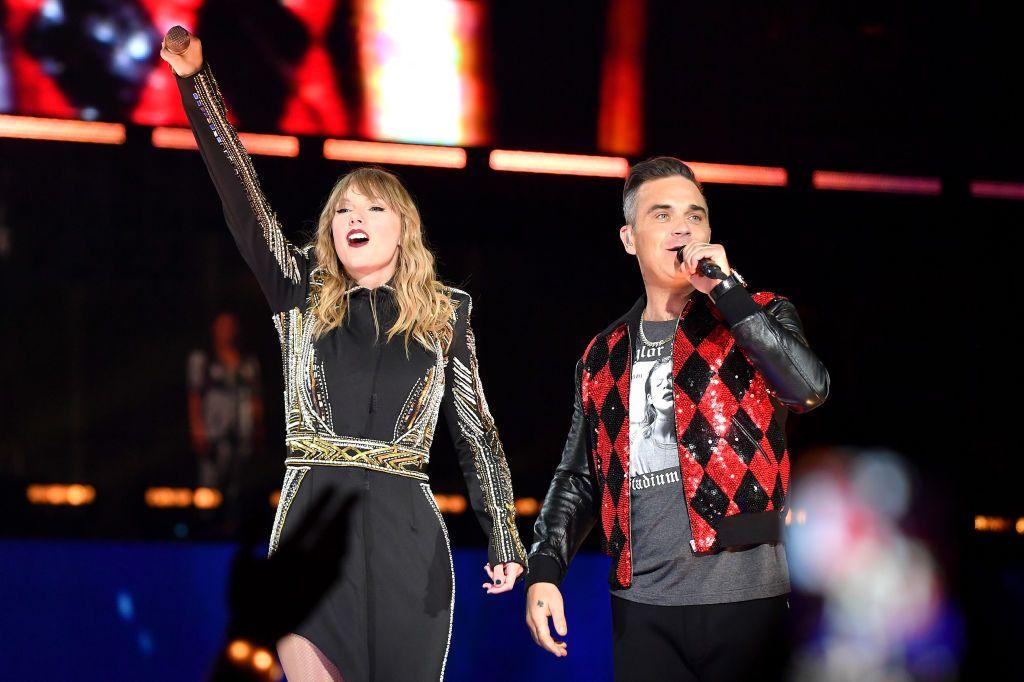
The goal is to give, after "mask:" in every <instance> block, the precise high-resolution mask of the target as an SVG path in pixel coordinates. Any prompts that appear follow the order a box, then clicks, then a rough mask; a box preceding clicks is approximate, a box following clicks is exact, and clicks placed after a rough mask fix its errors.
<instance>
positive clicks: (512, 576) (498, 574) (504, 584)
mask: <svg viewBox="0 0 1024 682" xmlns="http://www.w3.org/2000/svg"><path fill="white" fill-rule="evenodd" d="M484 570H485V571H487V577H488V578H490V579H491V582H489V583H484V589H485V590H487V594H501V593H502V592H508V591H509V590H511V589H512V587H513V586H514V585H515V584H516V578H518V577H519V576H521V575H522V574H523V567H522V566H520V565H519V564H516V563H512V562H508V563H505V564H498V565H497V566H495V567H494V568H491V565H490V564H484Z"/></svg>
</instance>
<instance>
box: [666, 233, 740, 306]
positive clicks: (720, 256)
mask: <svg viewBox="0 0 1024 682" xmlns="http://www.w3.org/2000/svg"><path fill="white" fill-rule="evenodd" d="M705 258H710V259H711V261H712V262H713V263H715V264H717V265H718V267H720V268H721V269H722V272H723V273H724V274H725V276H726V277H728V276H729V275H730V274H732V270H731V269H730V268H729V259H728V258H726V257H725V247H723V246H722V245H721V244H707V243H705V242H690V243H689V244H687V245H686V246H685V247H683V260H682V262H681V263H680V264H679V267H681V268H682V269H684V270H686V272H687V274H689V275H690V284H692V285H693V287H694V288H695V289H696V290H697V291H699V292H701V293H702V294H706V293H709V292H710V291H711V290H712V289H714V288H715V287H716V286H718V283H719V282H720V281H721V280H717V279H712V278H710V277H704V276H703V275H698V274H697V265H698V264H699V263H700V262H701V261H702V260H704V259H705Z"/></svg>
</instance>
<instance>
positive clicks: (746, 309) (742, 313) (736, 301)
mask: <svg viewBox="0 0 1024 682" xmlns="http://www.w3.org/2000/svg"><path fill="white" fill-rule="evenodd" d="M715 305H716V306H717V307H718V310H719V312H721V313H722V317H724V318H725V323H726V324H727V325H729V327H730V328H731V327H734V326H736V323H738V322H739V321H741V320H744V319H746V318H748V317H750V316H751V315H753V314H754V313H756V312H758V311H759V310H760V309H761V308H760V306H758V305H757V303H756V302H755V301H754V299H753V297H752V296H751V295H750V292H749V291H747V289H746V287H742V286H738V287H733V288H732V289H729V290H728V291H726V292H725V293H724V294H722V295H721V296H720V297H719V299H718V300H717V301H715Z"/></svg>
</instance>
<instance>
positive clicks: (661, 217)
mask: <svg viewBox="0 0 1024 682" xmlns="http://www.w3.org/2000/svg"><path fill="white" fill-rule="evenodd" d="M654 219H655V220H668V213H659V214H658V215H656V216H654Z"/></svg>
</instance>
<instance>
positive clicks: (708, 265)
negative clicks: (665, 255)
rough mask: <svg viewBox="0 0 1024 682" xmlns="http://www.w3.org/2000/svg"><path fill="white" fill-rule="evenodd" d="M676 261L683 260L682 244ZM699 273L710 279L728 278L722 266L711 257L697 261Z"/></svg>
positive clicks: (677, 252) (680, 261) (677, 251)
mask: <svg viewBox="0 0 1024 682" xmlns="http://www.w3.org/2000/svg"><path fill="white" fill-rule="evenodd" d="M676 261H677V262H679V263H682V262H683V247H681V246H680V247H679V248H678V249H677V250H676ZM697 274H698V275H701V276H702V277H707V278H708V279H726V274H725V273H724V272H722V268H720V267H718V263H716V262H715V261H713V260H711V259H710V258H701V259H700V262H699V263H697Z"/></svg>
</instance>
